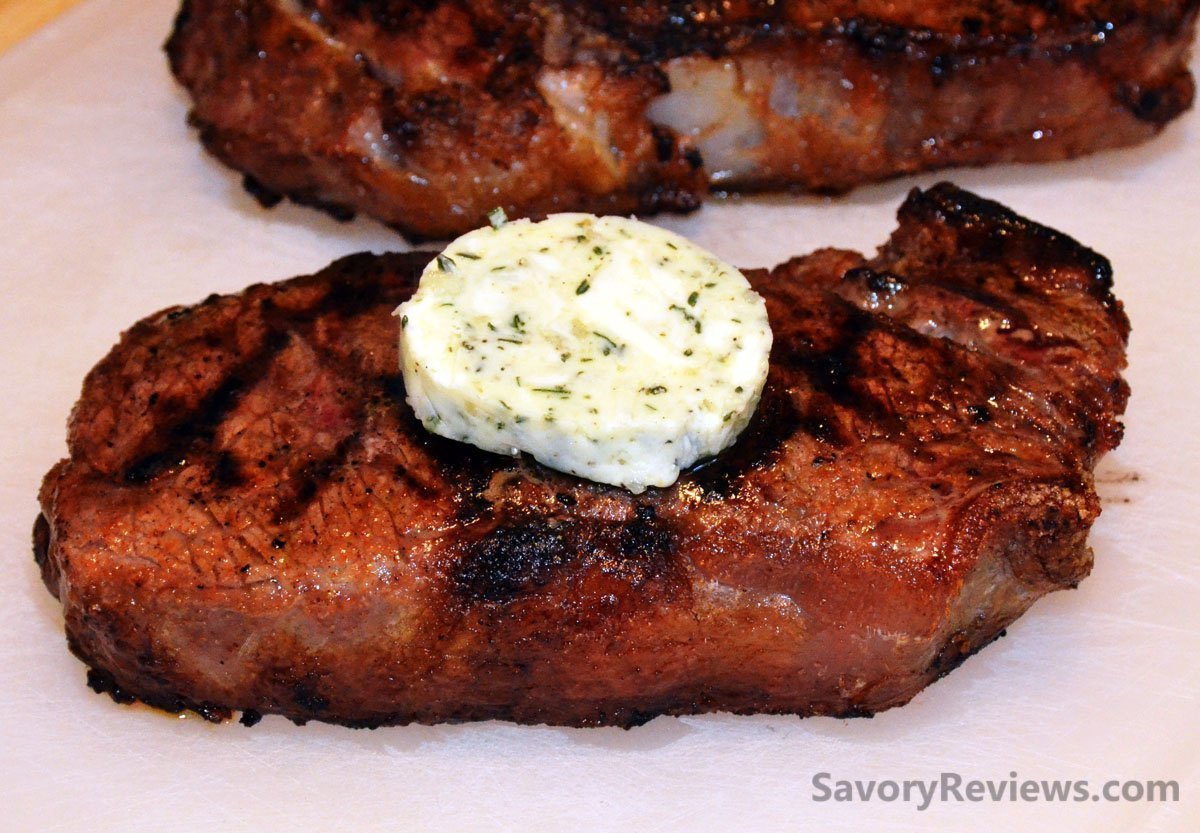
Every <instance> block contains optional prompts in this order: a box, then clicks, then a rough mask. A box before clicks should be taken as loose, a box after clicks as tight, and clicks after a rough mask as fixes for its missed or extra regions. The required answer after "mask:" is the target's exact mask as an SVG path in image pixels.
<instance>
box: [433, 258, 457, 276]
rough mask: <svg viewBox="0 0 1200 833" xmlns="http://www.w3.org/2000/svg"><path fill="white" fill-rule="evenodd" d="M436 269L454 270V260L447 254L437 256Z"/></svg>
mask: <svg viewBox="0 0 1200 833" xmlns="http://www.w3.org/2000/svg"><path fill="white" fill-rule="evenodd" d="M437 265H438V269H440V270H441V271H443V272H453V271H454V270H455V266H454V261H453V260H452V259H451V258H450V257H449V256H447V255H438V256H437Z"/></svg>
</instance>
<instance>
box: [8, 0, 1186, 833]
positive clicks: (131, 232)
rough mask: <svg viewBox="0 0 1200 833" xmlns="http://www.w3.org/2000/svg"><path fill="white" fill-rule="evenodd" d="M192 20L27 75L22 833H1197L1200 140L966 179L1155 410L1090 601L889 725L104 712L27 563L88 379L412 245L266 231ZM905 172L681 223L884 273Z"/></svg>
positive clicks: (168, 5)
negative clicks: (1095, 323)
mask: <svg viewBox="0 0 1200 833" xmlns="http://www.w3.org/2000/svg"><path fill="white" fill-rule="evenodd" d="M173 11H174V3H173V2H172V0H145V2H140V3H139V2H135V0H91V2H89V3H86V4H84V5H83V6H81V7H79V8H78V9H76V10H75V11H73V12H71V13H70V14H68V15H67V16H66V17H65V18H62V19H60V20H59V21H57V22H56V23H55V24H53V25H51V26H50V27H49V28H48V29H45V30H43V31H42V32H40V33H39V34H38V35H37V36H35V37H34V38H33V39H31V40H29V41H26V42H25V43H23V44H21V45H19V46H18V47H17V48H16V49H14V50H13V51H11V52H9V53H7V54H6V55H4V56H3V57H0V212H2V215H0V280H2V284H0V287H2V290H3V296H2V300H0V339H2V342H0V343H2V344H3V354H2V356H0V374H2V375H0V397H3V403H4V406H3V408H0V437H3V440H2V442H3V444H4V449H5V451H4V456H3V464H2V465H0V551H2V553H3V557H4V562H3V570H0V669H2V670H0V829H2V830H5V831H7V830H14V831H16V830H38V831H43V833H51V831H72V833H74V831H82V830H87V831H92V832H93V833H95V832H96V831H116V830H126V829H130V828H131V826H132V829H135V830H153V831H158V832H159V833H172V831H184V830H187V831H216V830H221V831H225V830H246V831H270V830H286V831H289V833H292V832H293V831H296V832H297V833H298V832H299V831H326V830H389V831H401V830H413V829H416V830H424V829H437V830H474V829H489V830H534V831H543V830H547V831H548V830H572V831H574V830H593V829H595V830H638V831H657V830H677V829H686V830H689V831H704V830H714V831H717V830H720V831H739V833H740V831H759V830H801V829H806V828H808V829H821V830H847V831H850V830H864V829H885V828H886V829H898V830H929V829H955V830H980V831H993V830H1015V829H1022V830H1039V829H1040V830H1112V831H1117V830H1122V831H1124V830H1139V829H1155V830H1169V831H1189V830H1197V829H1200V720H1198V718H1197V705H1198V703H1197V700H1198V699H1200V698H1198V696H1197V694H1198V692H1197V684H1198V681H1200V673H1198V668H1200V663H1198V659H1200V632H1198V628H1197V623H1198V621H1200V615H1198V611H1200V599H1198V598H1197V594H1198V592H1200V581H1198V577H1200V569H1198V559H1197V541H1198V540H1200V486H1198V484H1200V441H1198V439H1197V432H1196V429H1197V426H1198V423H1200V418H1198V415H1200V389H1198V388H1197V384H1196V380H1197V375H1198V374H1200V362H1198V361H1197V357H1198V356H1200V329H1198V328H1197V325H1196V307H1197V306H1198V304H1200V118H1198V117H1197V114H1195V113H1193V114H1191V115H1189V116H1187V117H1185V118H1184V119H1181V120H1180V121H1179V122H1178V123H1176V124H1174V125H1172V126H1171V127H1170V128H1169V129H1168V130H1167V131H1166V133H1165V134H1164V135H1163V136H1162V137H1161V138H1159V139H1158V140H1157V141H1155V142H1154V143H1152V144H1150V145H1148V146H1146V147H1143V148H1138V149H1134V150H1130V151H1122V152H1115V153H1108V154H1104V155H1101V156H1097V157H1093V158H1091V159H1085V160H1081V161H1078V162H1072V163H1066V164H1059V165H1049V166H1042V167H1005V168H999V169H993V170H987V171H960V172H951V173H949V174H945V175H943V176H947V177H950V178H953V179H954V180H955V181H957V182H958V183H959V184H961V185H963V186H966V187H968V188H972V189H974V190H977V191H979V192H980V193H982V194H984V195H986V196H989V197H994V198H997V199H999V200H1001V201H1002V202H1004V203H1007V204H1008V205H1010V206H1012V207H1013V208H1015V209H1017V210H1018V211H1020V212H1022V213H1025V214H1027V215H1028V216H1031V217H1034V218H1036V219H1038V220H1040V221H1042V222H1045V223H1047V224H1049V225H1051V226H1054V227H1056V228H1059V229H1063V230H1065V231H1067V232H1069V233H1071V234H1072V235H1075V236H1076V237H1078V238H1079V239H1080V240H1082V241H1083V242H1085V243H1087V244H1089V245H1092V246H1094V247H1095V248H1097V249H1099V250H1100V251H1101V252H1103V253H1104V254H1106V255H1108V256H1109V257H1110V258H1111V259H1112V261H1113V263H1114V266H1115V268H1116V276H1117V277H1116V282H1117V286H1116V289H1117V293H1118V295H1119V296H1120V297H1121V298H1122V299H1124V301H1125V303H1126V305H1127V308H1128V311H1129V316H1130V318H1131V319H1132V320H1133V340H1132V346H1131V351H1130V359H1131V364H1130V368H1129V373H1128V378H1129V382H1130V384H1131V385H1132V387H1133V398H1132V400H1131V403H1130V408H1129V413H1128V417H1127V420H1126V422H1127V425H1128V433H1127V436H1126V439H1125V442H1124V444H1123V445H1122V446H1121V448H1120V449H1119V450H1118V451H1117V452H1115V453H1114V454H1112V455H1110V457H1109V458H1108V459H1106V460H1105V461H1104V463H1103V464H1102V466H1101V468H1100V472H1099V479H1100V481H1101V482H1100V487H1099V488H1100V491H1101V494H1102V496H1103V498H1104V500H1105V509H1104V515H1103V517H1102V518H1101V519H1100V520H1099V522H1098V523H1097V524H1096V526H1095V529H1094V531H1093V533H1092V544H1093V546H1094V547H1095V551H1096V568H1095V572H1094V573H1093V575H1092V576H1091V577H1090V578H1089V579H1087V580H1086V581H1085V582H1084V583H1083V584H1082V585H1081V587H1080V588H1079V589H1078V590H1076V591H1074V592H1065V593H1057V594H1054V595H1053V596H1051V597H1048V598H1046V599H1044V600H1042V601H1040V602H1038V604H1037V605H1035V606H1034V608H1033V610H1032V611H1030V613H1029V614H1028V615H1026V616H1025V617H1024V618H1023V619H1022V620H1020V621H1019V622H1018V623H1016V624H1015V625H1014V626H1013V627H1011V628H1009V630H1008V637H1007V638H1006V639H1002V640H1000V641H999V642H997V643H995V644H994V645H992V646H990V647H988V648H986V649H985V650H984V651H983V652H982V653H981V654H979V655H977V656H976V657H974V658H972V659H970V660H968V661H967V662H966V664H965V665H963V666H962V667H961V668H959V669H958V670H957V671H955V672H954V673H953V674H951V675H950V676H949V677H947V678H946V679H944V680H942V681H940V682H938V683H936V684H934V685H933V686H932V687H931V688H930V689H928V690H927V691H926V692H924V693H922V694H920V695H919V696H918V697H917V698H916V699H915V700H914V701H913V702H912V703H910V704H909V705H907V706H905V707H904V708H901V709H896V710H893V711H890V712H887V713H885V714H882V715H880V716H878V717H876V718H874V719H872V720H849V721H843V720H834V719H817V718H813V719H808V720H803V721H801V720H798V719H795V718H788V717H750V718H745V717H733V716H729V715H710V716H704V717H694V718H683V719H674V718H659V719H657V720H654V721H653V722H651V723H650V724H648V725H646V726H644V727H642V728H640V729H636V730H633V731H629V732H626V731H622V730H619V729H600V730H564V729H552V728H546V727H533V728H530V727H519V726H513V725H509V724H502V723H483V724H474V725H460V726H442V727H433V728H429V727H408V728H392V729H381V730H377V731H373V732H367V731H351V730H347V729H341V728H337V727H331V726H323V725H320V724H310V725H309V726H306V727H303V728H300V727H296V726H293V725H291V724H290V723H287V722H286V721H284V720H282V719H279V718H267V719H266V720H264V721H263V722H262V723H261V724H260V725H258V726H257V727H255V728H253V729H246V728H244V727H242V726H239V725H237V724H228V725H221V726H213V725H209V724H207V723H204V722H203V721H202V720H200V719H198V718H196V717H194V716H185V717H183V718H179V717H170V716H164V715H162V714H160V713H157V712H152V711H150V710H148V709H145V708H143V707H122V706H117V705H115V704H113V703H112V702H111V701H110V700H109V699H108V698H106V697H100V696H97V695H95V694H93V693H91V692H90V691H89V690H88V689H87V688H86V687H85V685H84V668H83V666H82V665H81V664H80V663H79V662H77V661H76V660H75V659H73V658H72V657H71V656H70V655H69V654H68V653H67V650H66V646H65V643H64V639H63V634H62V625H61V619H60V612H59V608H58V605H57V603H56V602H54V601H53V600H52V599H51V598H50V596H49V594H47V593H46V591H45V590H44V588H43V587H42V585H41V582H40V581H39V578H38V574H37V570H36V569H35V567H34V564H33V560H32V558H31V557H30V544H29V538H30V528H31V526H32V524H33V520H34V517H35V516H36V514H37V504H36V501H35V494H36V490H37V486H38V483H39V482H40V479H41V477H42V475H43V474H44V473H45V471H46V470H47V469H48V468H49V467H50V465H51V464H52V463H54V461H55V460H57V459H58V458H59V457H61V456H62V455H63V454H64V452H65V446H64V435H65V424H66V419H67V414H68V411H69V409H70V407H71V404H72V403H73V402H74V400H75V398H76V396H77V395H78V392H79V387H80V382H81V381H82V379H83V376H84V374H85V373H86V372H87V370H88V369H89V368H90V367H91V366H92V364H94V363H95V362H96V361H97V360H98V359H99V358H100V357H101V356H102V355H103V354H104V353H105V352H106V351H107V350H108V349H109V347H110V346H111V345H112V344H113V342H114V341H115V339H116V338H117V335H118V333H119V332H120V331H121V330H122V329H123V328H124V327H126V326H127V325H129V324H131V323H132V322H133V321H134V320H136V319H137V318H139V317H141V316H143V315H145V314H148V313H150V312H152V311H154V310H157V309H159V308H161V307H163V306H166V305H168V304H173V303H177V302H188V301H194V300H197V299H199V298H201V297H203V296H205V295H207V294H208V293H210V292H214V291H219V292H229V291H234V290H237V289H240V288H241V287H243V286H245V285H246V284H249V283H252V282H255V281H262V280H272V279H278V278H284V277H288V276H290V275H294V274H299V273H302V272H310V271H314V270H316V269H319V268H320V267H322V266H324V265H325V264H326V263H327V262H328V261H329V260H331V259H332V258H334V257H337V256H339V255H342V254H346V253H348V252H352V251H357V250H361V249H373V250H376V251H379V250H384V249H389V248H391V249H398V248H402V247H403V246H404V244H403V241H402V240H400V239H399V238H398V237H396V236H395V235H393V234H392V233H390V232H389V231H387V230H386V229H384V228H382V227H380V226H379V225H377V224H375V223H373V222H370V221H366V220H360V221H357V222H355V223H352V224H349V225H339V224H337V223H335V222H333V221H332V220H329V219H327V218H325V217H324V216H323V215H320V214H318V213H316V212H313V211H309V210H304V209H299V208H296V207H292V206H282V207H280V208H278V209H276V210H274V211H265V210H263V209H261V208H259V207H258V205H257V204H256V203H254V202H253V200H251V199H250V198H249V197H247V196H246V195H245V194H244V193H243V192H242V191H241V189H240V187H239V184H238V183H239V178H238V177H237V176H236V175H234V174H232V173H231V172H229V171H227V170H225V169H223V168H222V167H220V166H219V165H217V164H216V163H214V162H213V161H211V160H210V159H208V158H207V157H206V156H205V155H204V154H203V153H202V151H201V150H200V148H199V145H198V143H197V142H196V139H195V136H194V135H192V134H191V133H190V132H189V131H188V129H187V128H186V127H185V125H184V115H185V111H186V103H185V99H184V96H183V95H182V94H181V93H180V92H179V91H178V90H177V89H176V87H175V85H174V84H173V82H172V80H171V78H170V76H169V74H168V72H167V68H166V64H165V61H164V59H163V56H162V54H161V52H160V49H159V46H160V44H161V42H162V41H163V39H164V38H165V36H166V33H167V31H168V27H169V24H170V21H171V16H172V14H173ZM938 178H940V177H938V176H924V177H919V178H916V179H905V180H902V181H899V182H894V183H888V184H885V185H880V186H877V187H872V188H865V189H862V190H859V191H857V192H855V193H853V194H851V195H850V196H849V197H846V198H844V199H840V200H833V201H829V200H824V199H815V198H787V199H771V200H747V201H744V202H739V203H725V204H714V205H710V206H708V207H706V208H705V209H704V210H702V211H701V212H699V213H698V214H695V215H693V216H691V217H687V218H667V219H663V220H662V221H661V222H663V223H664V224H665V225H668V226H670V227H672V228H674V229H676V230H679V231H681V232H683V233H684V234H686V235H688V236H689V237H692V238H694V239H695V240H697V241H698V242H700V243H701V244H704V245H706V246H708V247H710V248H712V249H713V250H715V251H716V252H717V253H718V254H720V255H722V256H723V257H725V258H726V259H728V260H731V261H733V262H735V263H738V264H741V265H745V266H760V265H768V264H773V263H776V262H778V261H780V260H782V259H784V258H786V257H788V256H790V255H794V254H800V253H804V252H807V251H810V250H812V249H814V248H817V247H820V246H827V245H838V246H849V247H854V248H859V249H861V250H867V251H870V250H871V249H873V248H874V247H875V246H876V245H877V244H879V243H881V242H882V241H883V240H884V239H885V237H886V236H887V234H888V233H889V232H890V230H891V229H892V227H893V217H894V212H895V209H896V206H897V205H898V204H899V203H900V201H901V199H902V197H903V195H904V193H905V192H906V191H907V189H909V188H910V187H912V186H913V185H915V184H922V185H927V184H930V183H932V182H934V181H936V180H937V179H938ZM1014 771H1015V772H1017V773H1018V777H1019V778H1020V779H1025V778H1032V779H1049V778H1054V779H1088V780H1089V781H1090V782H1091V784H1092V785H1093V787H1099V786H1100V785H1101V784H1102V783H1103V782H1105V781H1107V780H1108V779H1173V780H1176V781H1178V782H1179V784H1180V793H1181V800H1180V801H1179V802H1178V803H1153V804H1151V803H1109V802H1105V801H1100V802H1090V801H1089V802H1082V803H1065V804H1061V803H1060V804H1046V803H1021V802H1011V801H1003V802H999V803H995V802H984V803H957V802H950V803H935V804H934V805H933V806H931V807H929V808H928V809H926V810H924V811H922V810H918V809H917V807H916V805H915V804H913V803H904V802H899V801H898V802H894V803H887V802H878V801H877V802H873V803H862V802H854V803H840V804H839V803H834V802H826V803H820V802H817V801H814V799H813V796H814V794H815V791H814V787H813V783H812V779H813V777H814V775H816V774H817V773H819V772H829V773H831V774H832V777H833V778H834V779H859V780H865V779H891V780H905V779H920V778H937V777H938V775H939V773H941V772H956V773H959V774H961V775H962V776H963V778H964V779H968V780H969V779H996V780H1004V779H1008V778H1009V777H1010V775H1009V774H1010V773H1011V772H1014Z"/></svg>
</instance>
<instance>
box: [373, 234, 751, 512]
mask: <svg viewBox="0 0 1200 833" xmlns="http://www.w3.org/2000/svg"><path fill="white" fill-rule="evenodd" d="M396 315H397V316H398V317H399V319H400V356H401V369H402V370H403V373H404V383H405V387H406V389H407V392H408V402H409V404H410V405H411V406H412V408H413V411H414V412H415V413H416V415H417V417H418V419H420V420H421V422H422V423H423V424H424V425H425V427H426V428H427V429H428V430H430V431H432V432H434V433H435V434H440V435H442V436H444V437H449V438H451V439H455V440H461V441H463V442H467V443H472V444H474V445H476V446H479V447H480V448H483V449H487V450H488V451H494V452H499V453H501V454H517V453H519V452H522V451H524V452H527V453H528V454H530V455H532V456H533V457H534V458H535V459H537V460H538V461H539V462H541V463H543V464H544V465H547V466H550V467H552V468H555V469H558V470H560V471H565V472H569V473H571V474H575V475H578V476H580V477H586V478H588V479H590V480H595V481H598V482H600V483H610V484H613V485H618V486H624V487H625V488H627V489H629V490H631V491H633V492H641V491H644V490H645V489H646V488H647V487H649V486H669V485H670V484H672V483H674V482H675V480H676V479H677V478H678V477H679V472H680V470H681V469H683V468H686V467H687V466H689V465H691V464H692V463H694V462H696V461H697V460H698V459H700V458H702V457H707V456H711V455H714V454H716V453H718V452H719V451H721V450H722V449H724V448H726V447H728V446H729V445H731V444H732V443H733V441H734V440H735V439H736V438H737V435H738V434H739V433H740V432H741V430H742V429H743V428H745V427H746V424H747V423H748V422H749V421H750V417H751V415H752V414H753V412H754V408H755V406H756V405H757V404H758V399H759V396H760V395H761V393H762V388H763V384H764V382H765V381H766V377H767V357H768V354H769V352H770V349H771V330H770V326H769V325H768V323H767V311H766V306H765V304H764V303H763V300H762V298H761V297H759V295H758V294H757V293H755V292H754V290H752V289H751V288H750V284H749V283H748V282H747V280H746V278H745V276H743V275H742V274H741V273H740V272H738V271H737V270H736V269H734V268H733V267H731V266H729V265H727V264H725V263H722V262H721V261H720V260H718V259H717V258H716V257H714V256H713V255H711V254H709V253H708V252H706V251H704V250H703V249H701V248H699V247H698V246H696V245H694V244H692V243H690V242H688V241H687V240H685V239H684V238H682V237H680V236H678V235H676V234H672V233H671V232H668V231H664V230H663V229H660V228H656V227H654V226H651V225H647V224H645V223H641V222H638V221H636V220H630V219H625V218H621V217H593V216H591V215H587V214H558V215H554V216H551V217H550V218H548V219H546V220H544V221H542V222H539V223H533V222H530V221H528V220H518V221H515V222H509V223H496V224H494V226H493V227H489V228H482V229H478V230H476V231H473V232H470V233H469V234H466V235H464V236H463V237H460V238H459V239H457V240H455V241H454V242H453V243H451V244H450V246H449V247H448V248H447V249H446V250H445V251H444V252H443V253H442V254H440V255H438V256H437V258H436V259H435V260H434V261H433V262H432V263H430V264H429V266H427V267H426V269H425V271H424V273H423V274H422V276H421V285H420V288H419V289H418V290H417V292H416V294H415V295H413V297H412V299H411V300H410V301H408V302H407V303H404V304H401V305H400V307H399V308H398V309H397V310H396Z"/></svg>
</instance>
